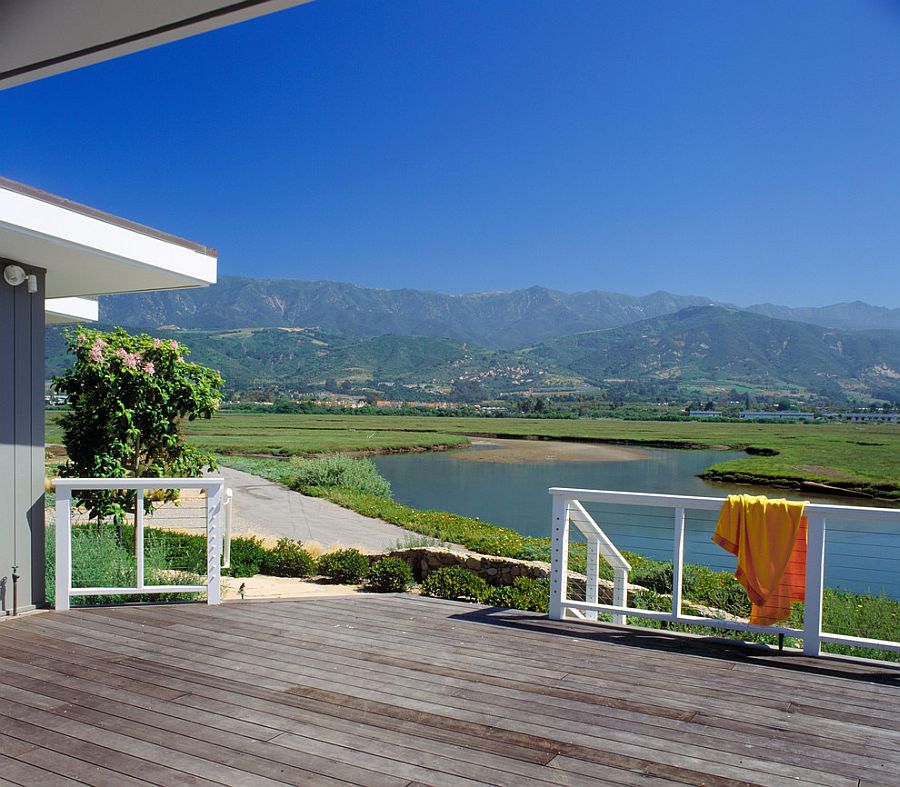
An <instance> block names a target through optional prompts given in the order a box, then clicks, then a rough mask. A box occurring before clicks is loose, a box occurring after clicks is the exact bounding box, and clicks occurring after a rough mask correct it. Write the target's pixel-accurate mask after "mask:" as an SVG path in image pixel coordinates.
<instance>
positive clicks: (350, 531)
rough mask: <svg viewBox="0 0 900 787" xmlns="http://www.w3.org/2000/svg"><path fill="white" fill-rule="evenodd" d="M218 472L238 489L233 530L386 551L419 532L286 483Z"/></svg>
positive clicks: (226, 470)
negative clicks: (317, 496)
mask: <svg viewBox="0 0 900 787" xmlns="http://www.w3.org/2000/svg"><path fill="white" fill-rule="evenodd" d="M216 475H222V476H223V477H224V478H225V486H226V487H231V488H232V489H233V490H234V511H233V512H232V534H233V535H249V534H253V535H258V536H262V537H264V538H290V539H294V540H295V541H304V542H307V541H318V542H319V543H320V544H321V545H322V546H323V547H326V548H330V547H333V546H335V545H340V546H344V547H350V546H354V547H358V548H359V549H363V550H367V551H370V552H382V551H384V550H386V549H388V548H390V547H393V546H395V545H396V544H397V543H398V542H402V541H405V540H406V539H408V538H410V536H413V535H414V534H413V533H411V532H410V531H409V530H404V529H403V528H400V527H397V526H396V525H390V524H388V523H387V522H383V521H381V520H380V519H371V518H369V517H366V516H362V515H361V514H357V513H356V512H355V511H349V510H347V509H346V508H341V507H340V506H337V505H335V504H334V503H330V502H328V501H327V500H320V499H319V498H316V497H307V496H306V495H303V494H300V492H294V491H292V490H290V489H288V488H287V487H285V486H282V485H281V484H277V483H275V482H274V481H269V480H267V479H265V478H260V477H259V476H255V475H250V473H244V472H241V471H240V470H233V469H232V468H230V467H224V466H220V467H219V470H218V471H217V473H216Z"/></svg>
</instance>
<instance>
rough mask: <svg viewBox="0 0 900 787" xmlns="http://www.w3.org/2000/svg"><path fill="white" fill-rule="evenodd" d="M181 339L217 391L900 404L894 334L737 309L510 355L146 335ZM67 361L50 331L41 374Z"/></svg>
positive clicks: (273, 338)
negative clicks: (622, 392)
mask: <svg viewBox="0 0 900 787" xmlns="http://www.w3.org/2000/svg"><path fill="white" fill-rule="evenodd" d="M154 332H155V333H157V334H161V335H165V336H168V337H172V338H175V339H177V340H178V341H180V342H182V343H186V344H187V345H188V346H189V347H190V348H191V350H192V353H193V354H192V359H193V360H194V361H197V362H199V363H201V364H204V365H207V366H211V367H213V368H216V369H218V370H220V371H221V373H222V375H223V376H224V377H225V379H226V383H227V386H228V389H229V390H231V391H235V390H239V391H240V390H248V389H252V388H256V389H261V388H266V387H271V388H276V389H280V390H290V391H296V390H304V389H316V388H318V389H321V388H322V387H326V384H327V385H330V386H334V385H335V384H336V383H349V384H351V385H354V386H357V387H359V386H362V387H366V388H368V389H370V390H378V391H379V392H380V393H381V395H382V396H383V398H396V397H394V396H392V395H391V393H392V390H391V389H392V387H394V386H405V387H407V388H409V389H411V390H412V394H411V395H412V396H413V398H418V397H422V398H429V397H432V398H434V397H437V398H442V397H445V396H446V395H448V394H449V393H450V392H451V391H452V390H453V389H454V388H462V387H463V386H467V385H468V386H470V387H471V386H474V389H473V390H474V394H473V398H474V400H476V401H477V400H478V399H479V398H490V397H495V396H497V395H499V394H501V393H514V392H516V391H523V390H529V389H533V388H542V387H543V388H547V387H553V386H564V387H575V388H578V387H591V386H595V387H600V388H603V387H605V386H608V385H610V384H618V383H622V382H629V381H635V382H647V381H654V382H655V383H657V384H663V385H665V386H667V390H669V391H671V392H679V393H680V394H681V395H692V392H696V391H709V392H714V391H720V392H727V391H729V390H732V389H748V390H755V391H759V392H768V393H772V392H779V391H793V392H795V393H797V394H800V395H806V396H818V397H822V398H825V399H826V400H838V401H839V400H842V399H844V398H846V397H853V398H856V397H863V398H864V397H875V398H882V399H888V400H894V401H896V400H900V331H859V332H848V331H837V330H835V329H830V328H821V327H818V326H813V325H808V324H806V323H800V322H788V321H785V320H776V319H773V318H770V317H764V316H762V315H757V314H752V313H750V312H746V311H741V310H738V309H732V308H725V307H720V306H694V307H688V308H685V309H682V310H681V311H679V312H676V313H674V314H666V315H664V316H661V317H655V318H652V319H648V320H642V321H640V322H635V323H631V324H629V325H625V326H620V327H617V328H608V329H604V330H600V331H588V332H583V333H578V334H575V335H571V336H564V337H561V338H556V339H553V340H551V341H548V342H545V343H543V344H538V345H534V346H531V347H528V348H524V349H520V350H518V351H509V350H493V349H487V348H485V347H481V346H478V345H476V344H473V343H470V342H461V341H457V340H453V339H447V338H439V337H434V336H400V335H390V334H386V335H380V336H375V337H362V338H361V337H358V336H351V335H347V334H344V333H338V332H335V331H327V330H324V329H322V328H303V329H301V328H241V329H230V330H219V331H203V330H191V331H184V330H179V331H168V330H155V331H154ZM67 363H68V358H67V356H66V355H65V346H64V342H63V341H62V338H61V334H60V332H59V330H58V329H50V331H49V332H48V340H47V367H48V374H55V373H59V371H61V369H62V368H63V367H64V366H65V365H66V364H67Z"/></svg>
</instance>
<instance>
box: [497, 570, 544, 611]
mask: <svg viewBox="0 0 900 787" xmlns="http://www.w3.org/2000/svg"><path fill="white" fill-rule="evenodd" d="M488 603H490V604H492V605H493V606H495V607H508V608H510V609H524V610H527V611H528V612H547V611H548V610H549V605H550V580H549V579H532V578H531V577H516V578H515V580H513V583H512V585H501V586H500V587H495V588H492V589H491V593H490V597H489V600H488Z"/></svg>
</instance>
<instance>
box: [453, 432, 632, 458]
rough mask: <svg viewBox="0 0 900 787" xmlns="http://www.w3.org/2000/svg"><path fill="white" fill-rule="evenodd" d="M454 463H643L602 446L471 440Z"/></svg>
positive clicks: (626, 451) (621, 449)
mask: <svg viewBox="0 0 900 787" xmlns="http://www.w3.org/2000/svg"><path fill="white" fill-rule="evenodd" d="M451 455H452V456H453V457H454V458H455V459H464V460H465V461H467V462H496V463H499V464H521V463H525V462H632V461H636V460H640V459H646V458H647V457H648V453H647V452H646V451H644V450H642V449H640V448H631V447H629V446H622V445H608V444H603V443H574V442H571V443H570V442H567V441H562V440H508V439H501V438H494V437H474V438H472V440H471V443H470V445H469V447H468V448H464V449H462V450H460V451H452V452H451Z"/></svg>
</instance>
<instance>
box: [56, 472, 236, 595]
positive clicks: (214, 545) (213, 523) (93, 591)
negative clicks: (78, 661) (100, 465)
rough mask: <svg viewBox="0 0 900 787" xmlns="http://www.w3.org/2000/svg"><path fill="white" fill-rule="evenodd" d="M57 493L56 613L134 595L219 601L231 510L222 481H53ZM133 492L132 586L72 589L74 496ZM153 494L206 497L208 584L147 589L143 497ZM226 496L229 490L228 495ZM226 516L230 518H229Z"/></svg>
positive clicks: (143, 479) (130, 479) (216, 479)
mask: <svg viewBox="0 0 900 787" xmlns="http://www.w3.org/2000/svg"><path fill="white" fill-rule="evenodd" d="M53 486H54V487H55V488H56V600H55V607H56V609H57V611H64V610H67V609H69V606H70V603H71V599H72V598H73V597H76V596H106V595H117V596H118V595H136V594H143V593H206V599H207V603H208V604H218V603H220V601H221V587H220V585H221V562H220V561H221V556H222V551H223V540H225V544H224V548H225V550H226V551H230V550H229V546H230V545H229V543H228V540H230V534H229V539H224V536H225V534H224V532H223V527H222V522H223V507H225V506H226V505H227V507H228V508H230V507H231V506H230V505H228V504H229V503H230V495H226V492H225V481H224V479H222V478H55V479H53ZM116 489H120V490H121V489H133V490H135V492H136V495H137V502H136V505H135V513H134V556H135V563H136V569H135V584H134V585H132V586H126V587H72V521H73V508H72V493H73V491H76V492H77V491H86V492H87V491H93V492H96V491H104V490H116ZM155 489H199V490H202V491H203V492H205V493H206V494H205V497H206V521H205V530H206V583H205V584H193V585H187V584H185V585H155V584H146V582H145V576H144V493H145V491H147V490H155ZM228 491H229V492H230V491H231V490H228ZM229 513H230V512H229Z"/></svg>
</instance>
